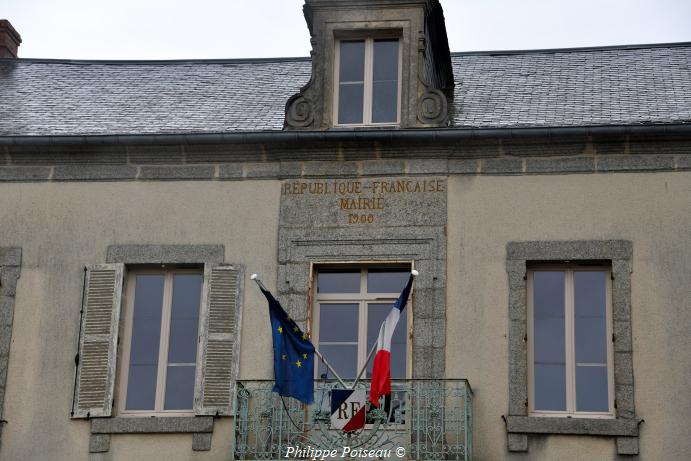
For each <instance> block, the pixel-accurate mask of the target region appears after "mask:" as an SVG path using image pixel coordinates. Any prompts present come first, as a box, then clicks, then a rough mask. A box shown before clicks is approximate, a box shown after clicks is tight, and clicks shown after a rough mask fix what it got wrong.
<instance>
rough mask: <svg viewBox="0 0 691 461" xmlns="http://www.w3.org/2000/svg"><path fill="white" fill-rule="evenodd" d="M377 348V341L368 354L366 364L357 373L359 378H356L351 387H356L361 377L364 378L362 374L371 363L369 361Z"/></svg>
mask: <svg viewBox="0 0 691 461" xmlns="http://www.w3.org/2000/svg"><path fill="white" fill-rule="evenodd" d="M375 350H377V343H376V342H375V343H374V344H372V349H370V350H369V354H367V360H365V365H363V367H362V369H361V370H360V373H358V375H357V378H355V382H353V385H352V386H351V387H350V388H351V389H355V385H356V384H357V383H358V381H360V378H362V374H363V373H364V372H365V370H366V369H367V365H368V364H369V361H370V360H371V359H372V355H373V354H374V351H375Z"/></svg>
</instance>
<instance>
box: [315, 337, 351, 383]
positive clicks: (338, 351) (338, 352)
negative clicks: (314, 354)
mask: <svg viewBox="0 0 691 461" xmlns="http://www.w3.org/2000/svg"><path fill="white" fill-rule="evenodd" d="M319 352H321V353H322V354H323V355H324V357H325V358H326V360H328V361H329V364H330V365H331V366H332V367H334V368H335V369H336V372H337V373H338V374H339V376H340V377H341V378H343V379H354V378H355V376H356V374H357V372H358V371H360V370H358V369H357V345H356V344H353V345H352V346H351V345H347V346H320V347H319ZM324 374H326V375H327V376H326V377H327V378H334V375H333V373H331V372H330V371H327V369H326V366H325V365H324V363H323V362H322V361H321V360H319V371H318V375H319V377H320V378H321V377H322V375H324Z"/></svg>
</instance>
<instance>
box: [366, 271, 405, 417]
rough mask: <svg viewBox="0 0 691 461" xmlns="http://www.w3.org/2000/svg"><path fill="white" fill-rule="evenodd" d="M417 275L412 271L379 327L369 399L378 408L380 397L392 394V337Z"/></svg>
mask: <svg viewBox="0 0 691 461" xmlns="http://www.w3.org/2000/svg"><path fill="white" fill-rule="evenodd" d="M416 275H417V271H415V270H414V271H412V273H411V274H410V278H409V279H408V283H407V284H406V286H405V288H403V291H402V292H401V295H400V296H399V297H398V299H397V300H396V302H395V303H394V305H393V308H392V309H391V312H389V315H387V316H386V319H384V323H382V325H381V327H380V328H379V337H378V338H377V352H376V355H375V356H374V365H373V366H372V385H371V387H370V392H369V401H370V403H371V404H372V405H374V406H375V407H377V408H379V398H380V397H381V396H382V395H391V338H392V337H393V332H394V330H395V329H396V325H398V319H399V318H400V317H401V312H402V311H403V309H405V306H406V304H407V303H408V297H409V296H410V290H411V288H412V287H413V279H414V278H415V276H416Z"/></svg>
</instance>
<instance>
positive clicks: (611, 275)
mask: <svg viewBox="0 0 691 461" xmlns="http://www.w3.org/2000/svg"><path fill="white" fill-rule="evenodd" d="M609 278H610V279H612V280H614V272H611V273H610V274H609Z"/></svg>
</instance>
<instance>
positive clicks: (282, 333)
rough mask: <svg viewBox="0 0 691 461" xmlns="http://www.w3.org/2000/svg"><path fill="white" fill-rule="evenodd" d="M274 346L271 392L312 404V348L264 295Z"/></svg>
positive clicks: (271, 299) (265, 292) (275, 304)
mask: <svg viewBox="0 0 691 461" xmlns="http://www.w3.org/2000/svg"><path fill="white" fill-rule="evenodd" d="M262 293H264V296H266V299H267V300H268V301H269V316H270V317H271V336H272V337H273V342H274V376H275V380H276V384H274V388H273V390H274V392H278V393H279V394H280V395H282V396H284V397H294V398H296V399H298V400H299V401H301V402H303V403H306V404H310V403H312V402H313V401H314V346H313V345H312V342H311V341H310V340H309V338H308V337H307V335H306V334H305V333H303V332H302V330H301V329H300V327H299V326H298V325H297V323H295V321H294V320H293V319H291V318H290V316H289V315H288V314H287V313H286V311H285V310H284V309H283V307H281V304H280V303H279V302H278V301H276V299H275V298H274V297H273V296H272V295H271V293H269V292H268V291H265V290H262Z"/></svg>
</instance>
